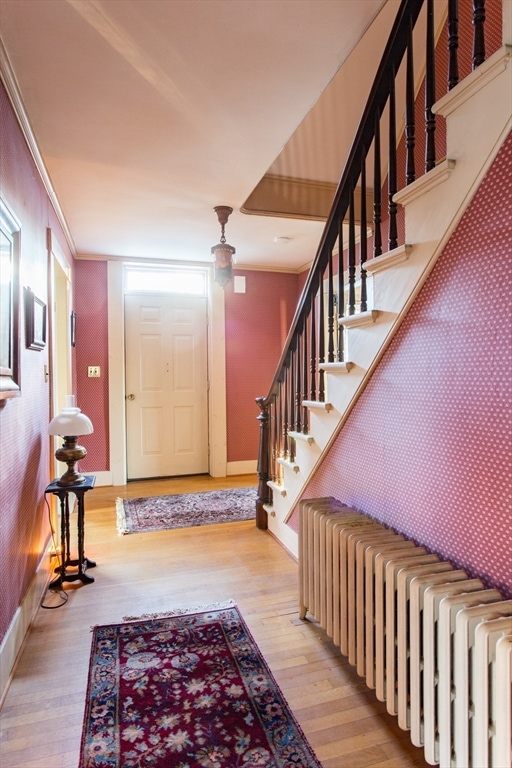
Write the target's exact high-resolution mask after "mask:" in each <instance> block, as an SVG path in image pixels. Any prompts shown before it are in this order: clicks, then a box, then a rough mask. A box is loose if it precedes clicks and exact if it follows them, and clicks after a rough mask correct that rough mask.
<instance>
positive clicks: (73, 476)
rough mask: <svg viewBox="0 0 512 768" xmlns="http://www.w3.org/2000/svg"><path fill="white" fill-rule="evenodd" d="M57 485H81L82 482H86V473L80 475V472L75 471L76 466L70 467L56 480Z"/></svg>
mask: <svg viewBox="0 0 512 768" xmlns="http://www.w3.org/2000/svg"><path fill="white" fill-rule="evenodd" d="M56 483H57V485H62V486H64V487H67V486H68V485H80V483H85V475H80V474H78V472H75V470H74V468H71V467H70V468H69V469H68V470H67V471H66V472H64V474H63V475H62V477H60V478H59V479H58V480H56Z"/></svg>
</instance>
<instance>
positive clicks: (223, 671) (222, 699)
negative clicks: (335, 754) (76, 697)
mask: <svg viewBox="0 0 512 768" xmlns="http://www.w3.org/2000/svg"><path fill="white" fill-rule="evenodd" d="M93 633H94V635H93V641H92V652H91V662H90V670H89V680H88V689H87V700H86V708H85V716H84V727H83V734H82V744H81V759H80V766H79V768H292V767H293V768H297V767H298V766H300V768H321V764H320V763H319V762H318V760H317V759H316V757H315V756H314V753H313V751H312V749H311V747H310V746H309V744H308V743H307V741H306V739H305V737H304V734H303V733H302V731H301V729H300V726H299V725H298V723H297V722H296V720H295V718H294V716H293V715H292V713H291V711H290V709H289V708H288V705H287V703H286V701H285V699H284V697H283V694H282V693H281V691H280V689H279V687H278V685H277V683H276V681H275V680H274V678H273V676H272V674H271V672H270V670H269V668H268V666H267V664H266V662H265V661H264V659H263V657H262V656H261V653H260V651H259V649H258V647H257V645H256V643H255V642H254V640H253V638H252V637H251V634H250V632H249V630H248V628H247V626H246V624H245V622H244V620H243V618H242V616H241V614H240V613H239V611H238V608H237V607H236V606H234V605H230V606H229V607H224V608H217V607H215V608H214V609H211V610H208V609H206V610H203V611H200V612H197V613H180V615H174V616H163V617H148V618H145V619H144V618H143V619H141V620H137V621H129V622H125V623H122V624H113V625H109V626H99V627H95V628H94V630H93Z"/></svg>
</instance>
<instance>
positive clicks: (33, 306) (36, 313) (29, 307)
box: [25, 288, 46, 350]
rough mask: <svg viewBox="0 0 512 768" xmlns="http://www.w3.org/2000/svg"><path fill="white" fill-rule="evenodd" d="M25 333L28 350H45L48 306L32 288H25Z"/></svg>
mask: <svg viewBox="0 0 512 768" xmlns="http://www.w3.org/2000/svg"><path fill="white" fill-rule="evenodd" d="M25 331H26V347H27V349H37V350H41V349H44V348H45V345H46V304H45V303H44V302H43V301H41V299H38V298H37V296H36V295H35V293H34V292H33V291H32V290H31V289H30V288H25Z"/></svg>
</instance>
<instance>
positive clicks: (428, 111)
mask: <svg viewBox="0 0 512 768" xmlns="http://www.w3.org/2000/svg"><path fill="white" fill-rule="evenodd" d="M434 46H435V41H434V0H427V52H426V73H425V132H426V144H425V171H426V172H428V171H431V170H432V168H435V165H436V144H435V131H436V116H435V115H434V113H433V112H432V107H433V106H434V102H435V98H436V76H435V47H434Z"/></svg>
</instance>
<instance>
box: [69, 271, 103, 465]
mask: <svg viewBox="0 0 512 768" xmlns="http://www.w3.org/2000/svg"><path fill="white" fill-rule="evenodd" d="M107 291H108V285H107V262H106V261H77V262H75V285H74V299H75V300H74V305H75V311H76V315H77V319H76V356H75V375H76V396H77V398H76V404H77V405H78V407H79V408H80V409H81V410H82V411H83V413H85V414H87V416H88V417H89V418H90V419H91V421H92V423H93V426H94V432H93V433H92V435H84V436H83V437H81V438H80V444H81V445H83V446H84V448H86V449H87V456H86V457H85V459H83V461H81V462H80V470H81V471H82V472H102V471H105V470H108V469H110V463H109V457H110V449H109V414H108V303H107ZM90 365H99V366H100V369H101V376H100V377H99V378H88V375H87V369H88V367H89V366H90Z"/></svg>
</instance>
